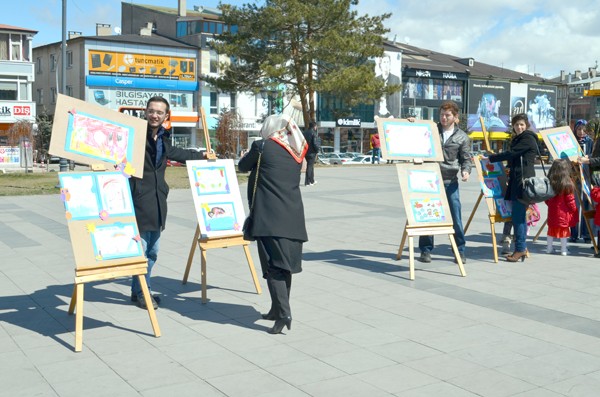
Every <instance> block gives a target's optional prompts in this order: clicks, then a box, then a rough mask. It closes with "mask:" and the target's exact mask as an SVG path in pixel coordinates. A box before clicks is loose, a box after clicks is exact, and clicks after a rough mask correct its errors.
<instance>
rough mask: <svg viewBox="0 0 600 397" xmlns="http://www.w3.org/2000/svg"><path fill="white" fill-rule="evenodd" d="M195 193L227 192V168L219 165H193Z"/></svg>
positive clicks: (202, 194)
mask: <svg viewBox="0 0 600 397" xmlns="http://www.w3.org/2000/svg"><path fill="white" fill-rule="evenodd" d="M192 172H193V175H194V180H195V183H194V185H195V187H196V194H197V195H198V196H204V195H209V194H229V193H230V190H229V183H228V177H227V170H226V168H225V167H221V166H212V165H211V166H193V167H192Z"/></svg>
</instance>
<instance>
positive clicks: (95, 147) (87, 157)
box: [48, 95, 147, 178]
mask: <svg viewBox="0 0 600 397" xmlns="http://www.w3.org/2000/svg"><path fill="white" fill-rule="evenodd" d="M146 130H147V122H146V120H142V119H140V118H137V117H133V116H128V115H126V114H123V113H119V112H117V111H114V110H110V109H107V108H105V107H102V106H98V105H94V104H92V103H89V102H85V101H81V100H79V99H75V98H71V97H69V96H66V95H58V97H57V101H56V109H55V112H54V123H53V126H52V136H51V139H50V148H49V150H48V151H49V153H51V154H53V155H56V156H59V157H63V158H66V159H69V160H73V161H75V162H77V163H80V164H87V165H90V166H91V165H93V166H94V169H101V168H100V166H102V167H103V168H104V169H105V170H108V171H114V170H119V171H121V172H123V173H124V174H125V175H126V176H128V177H131V176H135V177H137V178H141V177H142V176H143V171H144V156H145V147H146Z"/></svg>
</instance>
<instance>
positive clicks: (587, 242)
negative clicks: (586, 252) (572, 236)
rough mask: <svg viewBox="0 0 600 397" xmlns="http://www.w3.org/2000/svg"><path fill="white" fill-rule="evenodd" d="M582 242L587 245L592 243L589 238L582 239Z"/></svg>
mask: <svg viewBox="0 0 600 397" xmlns="http://www.w3.org/2000/svg"><path fill="white" fill-rule="evenodd" d="M583 242H584V243H586V244H589V243H591V242H592V239H591V238H584V239H583Z"/></svg>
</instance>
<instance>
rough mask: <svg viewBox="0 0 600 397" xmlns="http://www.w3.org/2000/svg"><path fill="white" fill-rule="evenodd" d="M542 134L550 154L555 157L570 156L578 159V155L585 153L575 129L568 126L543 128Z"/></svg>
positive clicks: (569, 157)
mask: <svg viewBox="0 0 600 397" xmlns="http://www.w3.org/2000/svg"><path fill="white" fill-rule="evenodd" d="M540 134H542V138H543V139H544V143H545V144H546V147H547V148H548V151H549V152H550V155H552V157H553V158H555V159H565V158H568V159H569V160H571V161H577V157H578V156H581V155H583V152H582V151H581V147H580V146H579V144H578V143H577V139H576V138H575V135H574V134H573V131H571V128H569V127H568V126H565V127H558V128H550V129H548V130H542V131H540Z"/></svg>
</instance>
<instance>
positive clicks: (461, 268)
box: [448, 234, 467, 277]
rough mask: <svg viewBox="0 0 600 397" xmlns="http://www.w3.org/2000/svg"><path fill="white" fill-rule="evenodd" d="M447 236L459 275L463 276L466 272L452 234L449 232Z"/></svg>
mask: <svg viewBox="0 0 600 397" xmlns="http://www.w3.org/2000/svg"><path fill="white" fill-rule="evenodd" d="M448 237H450V244H451V245H452V251H453V252H454V256H455V257H456V263H458V270H460V275H461V276H463V277H465V276H466V275H467V273H466V272H465V268H464V266H463V263H462V258H461V257H460V252H458V247H457V246H456V241H455V240H454V235H453V234H449V235H448Z"/></svg>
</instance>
